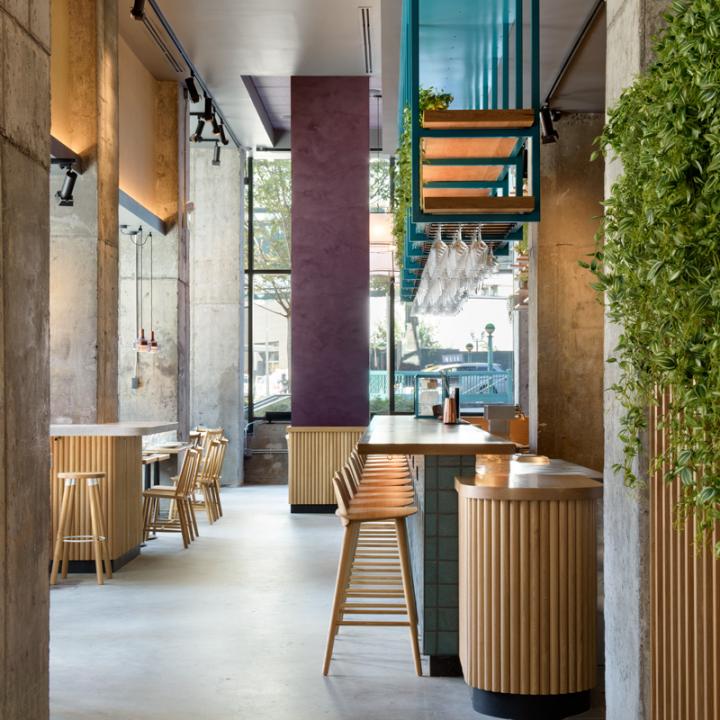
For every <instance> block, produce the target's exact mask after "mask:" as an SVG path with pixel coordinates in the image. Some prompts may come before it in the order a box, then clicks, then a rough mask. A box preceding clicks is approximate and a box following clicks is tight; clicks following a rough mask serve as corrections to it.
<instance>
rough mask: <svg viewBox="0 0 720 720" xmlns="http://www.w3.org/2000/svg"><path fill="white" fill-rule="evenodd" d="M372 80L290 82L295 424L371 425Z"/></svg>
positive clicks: (299, 78) (293, 402) (314, 78)
mask: <svg viewBox="0 0 720 720" xmlns="http://www.w3.org/2000/svg"><path fill="white" fill-rule="evenodd" d="M368 93H369V83H368V78H367V77H293V78H292V101H291V103H292V109H291V113H292V114H291V118H292V121H291V122H292V323H291V325H292V347H291V349H292V358H291V363H292V422H293V425H295V426H297V427H303V426H322V425H327V426H345V425H366V424H367V422H368V414H369V408H368V322H369V321H368V312H369V272H370V268H369V215H368V213H369V200H368V193H369V191H368V182H369V180H368V159H369V142H370V139H369V100H368V97H369V95H368Z"/></svg>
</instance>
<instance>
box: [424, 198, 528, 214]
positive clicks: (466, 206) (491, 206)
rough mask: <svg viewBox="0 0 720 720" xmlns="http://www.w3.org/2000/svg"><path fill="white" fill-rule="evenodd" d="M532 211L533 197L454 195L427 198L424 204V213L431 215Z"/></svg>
mask: <svg viewBox="0 0 720 720" xmlns="http://www.w3.org/2000/svg"><path fill="white" fill-rule="evenodd" d="M534 209H535V198H534V197H477V196H474V197H462V196H460V195H458V194H457V193H455V194H453V196H451V197H428V198H427V199H426V200H425V203H424V211H425V212H426V213H428V214H432V215H453V214H461V215H465V214H472V213H478V214H479V213H482V214H491V213H503V214H512V213H517V214H525V213H530V212H532V211H533V210H534Z"/></svg>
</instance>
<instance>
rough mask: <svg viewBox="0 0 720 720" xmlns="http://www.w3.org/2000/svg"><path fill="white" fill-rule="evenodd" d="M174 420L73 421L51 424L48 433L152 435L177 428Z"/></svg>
mask: <svg viewBox="0 0 720 720" xmlns="http://www.w3.org/2000/svg"><path fill="white" fill-rule="evenodd" d="M177 428H178V424H177V423H176V422H157V421H146V420H140V421H137V422H116V423H91V424H81V423H77V424H75V423H73V424H69V425H51V426H50V435H51V436H52V437H59V436H70V435H75V436H77V435H87V436H95V437H139V436H142V435H154V434H155V433H161V432H168V431H170V430H177Z"/></svg>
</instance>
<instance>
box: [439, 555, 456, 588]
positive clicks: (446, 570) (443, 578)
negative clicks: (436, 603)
mask: <svg viewBox="0 0 720 720" xmlns="http://www.w3.org/2000/svg"><path fill="white" fill-rule="evenodd" d="M457 582H458V564H457V563H456V562H453V561H451V560H439V561H438V583H440V584H441V585H457Z"/></svg>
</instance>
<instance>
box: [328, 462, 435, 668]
mask: <svg viewBox="0 0 720 720" xmlns="http://www.w3.org/2000/svg"><path fill="white" fill-rule="evenodd" d="M333 487H334V489H335V495H336V498H337V502H338V510H337V514H338V516H339V517H340V520H341V521H342V524H343V525H344V526H345V534H344V537H343V545H342V551H341V553H340V562H339V565H338V574H337V582H336V585H335V597H334V600H333V608H332V616H331V619H330V630H329V632H328V640H327V648H326V651H325V662H324V664H323V675H327V674H328V671H329V670H330V662H331V660H332V653H333V647H334V644H335V636H336V635H337V633H338V630H339V629H340V627H341V626H366V627H378V626H379V627H407V628H409V631H410V641H411V644H412V652H413V660H414V663H415V672H416V673H417V674H418V675H422V666H421V664H420V647H419V644H418V636H417V624H418V619H417V610H416V607H415V592H414V589H413V581H412V572H411V569H410V556H409V552H408V542H407V530H406V528H405V518H406V517H409V516H411V515H414V514H415V513H416V512H417V508H416V507H415V506H414V505H406V504H404V503H405V499H404V498H403V499H402V501H401V502H402V503H403V504H401V505H396V504H394V503H395V502H397V501H395V500H391V499H389V498H388V497H377V498H374V499H373V498H370V497H368V498H363V500H362V501H360V500H359V499H357V500H354V499H353V498H352V496H351V494H350V492H349V491H348V488H347V486H346V484H345V482H344V481H343V480H342V479H341V477H340V475H339V474H338V473H336V474H335V477H333ZM384 616H395V617H394V619H385V620H378V619H373V618H378V617H384ZM402 616H405V619H402ZM355 618H357V619H355Z"/></svg>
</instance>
